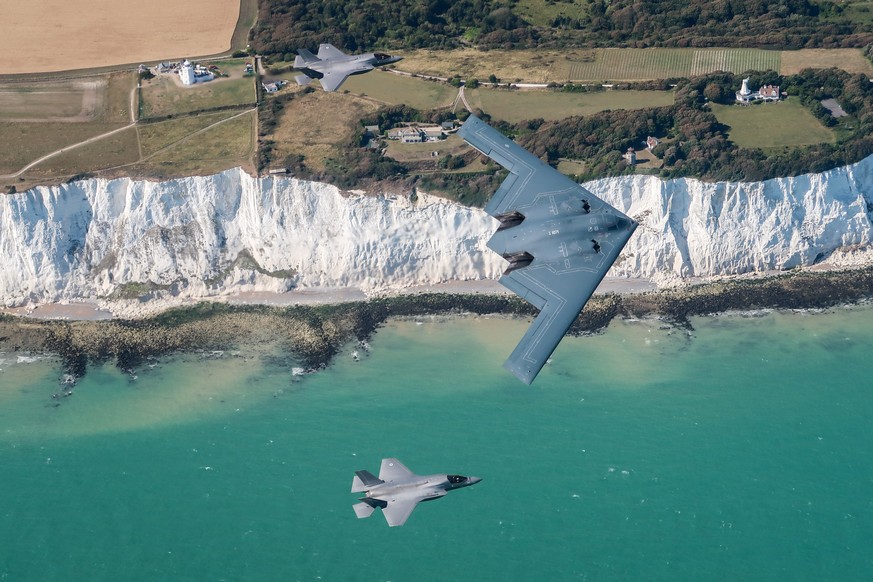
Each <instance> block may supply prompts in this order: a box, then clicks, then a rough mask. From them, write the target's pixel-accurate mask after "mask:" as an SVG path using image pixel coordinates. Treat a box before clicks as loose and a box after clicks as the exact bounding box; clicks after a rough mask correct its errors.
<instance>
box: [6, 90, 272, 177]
mask: <svg viewBox="0 0 873 582" xmlns="http://www.w3.org/2000/svg"><path fill="white" fill-rule="evenodd" d="M135 91H136V89H134V90H133V91H132V92H131V114H130V115H131V118H133V119H135V117H136V110H135V107H134V105H135ZM256 109H257V108H256V107H253V108H251V109H246V110H245V111H242V112H240V113H237V114H236V115H231V116H230V117H226V118H224V119H221V120H219V121H216V122H215V123H212V124H210V125H207V126H206V127H204V128H202V129H198V130H197V131H195V132H193V133H189V134H188V135H186V136H184V137H182V138H180V139H178V140H176V141H174V142H173V143H171V144H169V145H167V146H166V147H163V148H161V149H159V150H158V151H156V152H154V153H152V154H150V155H148V156H145V157H143V155H142V150H140V154H139V159H138V160H137V161H135V162H131V163H129V164H123V165H121V166H113V167H111V168H102V169H101V170H99V171H106V170H115V169H118V168H123V167H126V166H132V165H134V164H139V163H141V162H144V161H147V160H149V159H150V158H153V157H155V156H156V155H158V154H159V153H161V152H163V151H166V150H167V149H169V148H171V147H173V146H174V145H176V144H178V143H180V142H182V141H185V140H186V139H190V138H192V137H194V136H196V135H199V134H201V133H203V132H205V131H207V130H209V129H212V128H213V127H215V126H216V125H219V124H222V123H224V122H226V121H230V120H231V119H236V118H237V117H240V116H242V115H246V114H247V113H251V112H252V111H255V110H256ZM136 125H137V123H136V121H135V120H134V121H131V122H130V123H129V124H128V125H125V126H124V127H119V128H117V129H113V130H112V131H108V132H106V133H101V134H100V135H95V136H94V137H90V138H88V139H86V140H84V141H80V142H79V143H74V144H72V145H68V146H65V147H62V148H61V149H59V150H56V151H54V152H51V153H48V154H46V155H44V156H42V157H41V158H37V159H36V160H34V161H32V162H30V163H29V164H27V165H26V166H24V167H23V168H21V169H20V170H18V171H17V172H16V173H14V174H5V175H0V179H9V178H17V177H18V176H20V175H21V174H23V173H24V172H26V171H27V170H29V169H30V168H32V167H34V166H36V165H38V164H41V163H42V162H44V161H46V160H48V159H49V158H53V157H55V156H57V155H60V154H62V153H64V152H68V151H70V150H72V149H75V148H78V147H81V146H84V145H88V144H90V143H94V142H95V141H98V140H101V139H103V138H106V137H109V136H112V135H115V134H116V133H119V132H122V131H124V130H126V129H130V128H132V127H136ZM137 143H139V138H138V136H137Z"/></svg>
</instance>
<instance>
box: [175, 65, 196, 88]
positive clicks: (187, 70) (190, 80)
mask: <svg viewBox="0 0 873 582" xmlns="http://www.w3.org/2000/svg"><path fill="white" fill-rule="evenodd" d="M179 78H181V79H182V84H183V85H193V84H194V83H196V82H197V81H196V79H195V78H194V65H192V64H191V61H189V60H187V59H185V62H184V63H182V67H181V68H180V69H179Z"/></svg>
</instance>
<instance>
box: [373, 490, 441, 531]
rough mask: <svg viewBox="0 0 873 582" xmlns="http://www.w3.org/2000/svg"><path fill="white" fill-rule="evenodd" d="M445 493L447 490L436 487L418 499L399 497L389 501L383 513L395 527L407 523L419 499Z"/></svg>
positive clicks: (433, 497) (386, 519) (390, 524)
mask: <svg viewBox="0 0 873 582" xmlns="http://www.w3.org/2000/svg"><path fill="white" fill-rule="evenodd" d="M445 494H446V492H445V491H443V490H436V489H435V490H431V491H429V492H428V494H427V495H422V496H421V497H419V498H417V499H398V500H397V501H389V502H388V505H387V506H386V507H383V508H382V514H383V515H384V516H385V521H387V522H388V525H389V526H391V527H395V526H399V525H403V524H404V523H406V520H407V519H409V516H410V515H411V514H412V510H413V509H415V507H416V506H417V505H418V502H419V501H423V500H425V499H436V498H438V497H443V496H444V495H445Z"/></svg>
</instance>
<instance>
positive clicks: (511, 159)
mask: <svg viewBox="0 0 873 582" xmlns="http://www.w3.org/2000/svg"><path fill="white" fill-rule="evenodd" d="M459 133H460V135H461V137H463V138H464V139H465V140H466V141H467V142H468V143H469V144H470V145H472V146H473V147H475V148H476V149H478V150H479V151H480V152H482V153H483V154H485V155H486V156H488V157H489V158H491V159H493V160H494V161H496V162H497V163H498V164H500V165H501V166H503V167H504V168H506V169H507V170H509V176H507V178H506V180H504V182H503V184H501V185H500V188H499V189H498V190H497V192H496V193H495V194H494V196H493V197H492V199H491V200H490V201H489V203H488V205H487V206H486V207H485V211H486V212H487V213H488V214H490V215H491V216H494V217H495V218H497V219H498V220H500V221H501V227H500V228H499V229H498V231H497V233H495V235H494V236H493V237H492V239H491V240H490V241H489V242H488V246H489V248H491V249H492V250H495V251H496V252H498V253H503V252H504V249H503V248H501V247H502V245H504V244H505V243H506V237H507V234H508V233H509V232H510V231H511V230H512V229H513V228H517V227H518V226H519V225H520V224H521V223H522V222H525V221H530V222H528V224H532V223H538V224H542V231H543V232H542V234H543V235H545V237H547V236H549V235H559V234H560V232H559V226H556V225H558V220H559V219H562V218H568V217H577V219H578V224H577V228H579V230H578V231H573V232H570V233H565V235H569V236H565V238H564V239H557V238H556V242H555V243H551V242H550V241H546V240H545V238H544V237H543V236H541V237H540V241H538V242H536V243H531V244H535V245H538V246H535V247H534V248H529V249H524V250H525V251H526V252H524V253H521V254H520V255H513V256H508V255H504V256H506V257H508V258H509V260H510V267H509V269H508V270H507V271H506V273H504V275H503V277H501V278H500V283H501V284H503V285H504V286H505V287H507V288H508V289H510V290H511V291H513V292H514V293H516V294H517V295H519V296H520V297H522V298H523V299H525V300H526V301H528V302H529V303H531V304H533V305H534V306H535V307H537V308H538V309H540V314H539V315H538V316H537V318H536V319H535V320H534V322H533V324H532V325H531V327H530V328H529V329H528V331H527V332H526V333H525V335H524V337H523V338H522V340H521V342H520V343H519V344H518V346H517V347H516V348H515V350H514V351H513V352H512V354H511V355H510V356H509V359H507V360H506V362H505V363H504V365H503V366H504V368H506V369H507V370H509V371H510V372H512V373H513V374H515V375H516V376H517V377H518V378H519V379H520V380H521V381H523V382H524V383H526V384H530V383H531V382H533V380H534V378H536V376H537V374H538V373H539V372H540V370H541V369H542V367H543V366H544V365H545V363H546V361H547V360H548V359H549V356H551V354H552V352H553V351H554V350H555V348H556V347H557V345H558V343H559V342H560V341H561V339H562V338H563V337H564V334H566V333H567V330H568V329H569V328H570V326H571V325H572V324H573V321H575V319H576V317H577V316H578V315H579V313H580V312H581V311H582V308H583V307H584V306H585V303H587V302H588V299H589V298H590V297H591V295H592V294H593V293H594V290H595V289H596V288H597V285H598V284H600V281H601V280H603V277H604V276H605V275H606V272H607V271H608V270H609V268H610V267H611V266H612V264H613V263H614V262H615V260H616V259H617V258H618V255H619V253H620V252H621V250H622V249H623V248H624V245H625V244H626V243H627V241H628V239H629V238H630V236H631V234H633V231H634V229H635V228H636V226H637V225H636V223H635V222H634V221H632V220H630V219H629V218H628V217H627V216H625V215H624V214H623V213H621V212H619V211H618V210H616V209H615V208H613V207H612V206H610V205H609V204H606V203H605V202H604V201H603V200H600V199H599V198H597V197H596V196H595V195H594V194H592V193H591V192H589V191H588V190H586V189H585V188H583V187H582V186H580V185H579V184H577V183H576V182H574V181H573V180H571V179H570V178H568V177H566V176H564V175H563V174H561V173H560V172H558V171H557V170H555V169H554V168H552V167H551V166H549V165H548V164H546V163H544V162H543V161H541V160H540V159H539V158H537V157H536V156H534V155H533V154H531V153H530V152H528V151H527V150H525V149H524V148H522V147H521V146H519V145H518V144H516V143H515V142H513V141H512V140H510V139H509V138H507V137H506V136H504V135H503V134H501V133H500V132H499V131H497V130H495V129H493V128H492V127H490V126H488V125H487V124H485V123H484V122H482V121H481V120H480V119H479V118H477V117H475V116H472V115H471V116H470V117H469V118H467V121H466V122H464V125H463V126H462V127H461V129H460V132H459ZM589 217H590V218H589ZM583 225H584V227H583ZM560 228H565V227H564V226H560ZM582 228H584V231H583V230H582ZM501 231H503V232H501ZM513 232H514V231H513Z"/></svg>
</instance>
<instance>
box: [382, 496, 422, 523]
mask: <svg viewBox="0 0 873 582" xmlns="http://www.w3.org/2000/svg"><path fill="white" fill-rule="evenodd" d="M416 505H418V500H417V499H403V500H401V501H393V502H389V503H388V506H387V507H383V508H382V515H384V516H385V521H387V522H388V525H390V526H391V527H395V526H398V525H403V524H404V523H406V520H407V519H409V516H410V514H412V510H413V509H415V506H416Z"/></svg>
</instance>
